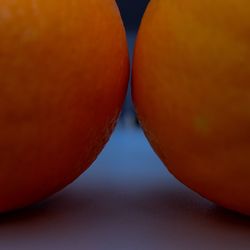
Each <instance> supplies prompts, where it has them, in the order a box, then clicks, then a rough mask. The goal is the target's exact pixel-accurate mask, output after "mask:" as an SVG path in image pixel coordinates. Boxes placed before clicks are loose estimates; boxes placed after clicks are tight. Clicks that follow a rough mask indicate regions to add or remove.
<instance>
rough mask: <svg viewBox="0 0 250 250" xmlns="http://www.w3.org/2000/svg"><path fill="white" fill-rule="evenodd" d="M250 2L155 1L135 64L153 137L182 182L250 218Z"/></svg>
mask: <svg viewBox="0 0 250 250" xmlns="http://www.w3.org/2000/svg"><path fill="white" fill-rule="evenodd" d="M249 16H250V2H249V1H247V0H240V1H239V0H237V1H236V0H229V1H224V0H218V1H216V2H214V1H209V0H204V1H199V0H192V1H186V0H185V1H180V0H177V1H170V0H158V1H156V0H155V1H154V0H153V1H152V2H151V3H150V4H149V7H148V10H147V12H146V14H145V16H144V19H143V21H142V25H141V28H140V31H139V35H138V39H137V43H136V48H135V56H134V66H133V100H134V103H135V106H136V109H137V113H138V116H139V119H140V122H141V124H142V126H143V128H144V131H145V134H146V136H147V137H148V139H149V141H150V142H151V144H152V145H153V148H154V149H155V151H156V152H157V153H158V155H159V156H160V158H161V159H162V161H163V162H164V163H165V164H166V165H167V167H168V169H169V170H170V172H171V173H173V174H174V175H175V176H176V177H177V178H178V179H179V180H180V181H181V182H183V183H184V184H186V185H187V186H188V187H190V188H191V189H193V190H194V191H196V192H198V193H199V194H201V195H202V196H204V197H206V198H207V199H209V200H211V201H214V202H216V203H217V204H219V205H221V206H224V207H226V208H229V209H232V210H235V211H238V212H241V213H244V214H247V215H250V195H249V194H250V63H249V58H250V22H249Z"/></svg>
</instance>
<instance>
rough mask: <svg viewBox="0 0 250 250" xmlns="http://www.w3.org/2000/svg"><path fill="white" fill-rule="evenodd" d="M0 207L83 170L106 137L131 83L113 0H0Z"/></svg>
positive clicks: (37, 196) (22, 201) (33, 196)
mask: <svg viewBox="0 0 250 250" xmlns="http://www.w3.org/2000/svg"><path fill="white" fill-rule="evenodd" d="M0 34H1V39H0V138H1V140H0V211H1V212H4V211H9V210H12V209H16V208H20V207H23V206H27V205H29V204H32V203H34V202H36V201H39V200H41V199H43V198H45V197H47V196H49V195H50V194H52V193H54V192H56V191H58V190H60V189H62V188H63V187H64V186H65V185H67V184H68V183H70V182H72V181H73V180H74V179H75V178H76V177H77V176H79V175H80V174H81V173H82V172H83V171H84V170H85V169H86V168H87V167H88V166H89V165H90V164H91V163H92V162H93V160H94V159H95V158H96V157H97V155H98V153H99V152H100V151H101V149H102V148H103V146H104V144H105V143H106V142H107V140H108V138H109V136H110V134H111V132H112V130H113V128H114V125H115V123H116V120H117V117H118V114H119V112H120V109H121V106H122V103H123V100H124V97H125V92H126V88H127V80H128V72H129V63H128V51H127V45H126V38H125V32H124V28H123V25H122V21H121V18H120V14H119V12H118V9H117V6H116V3H115V1H113V0H105V1H103V0H70V1H69V0H60V1H56V0H36V1H33V0H18V1H10V0H0Z"/></svg>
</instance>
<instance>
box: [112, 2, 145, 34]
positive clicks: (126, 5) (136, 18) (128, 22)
mask: <svg viewBox="0 0 250 250" xmlns="http://www.w3.org/2000/svg"><path fill="white" fill-rule="evenodd" d="M116 2H117V4H118V6H119V8H120V11H121V15H122V18H123V21H124V24H125V27H126V29H127V31H135V30H137V29H138V27H139V24H140V20H141V17H142V15H143V13H144V10H145V8H146V6H147V4H148V2H149V0H117V1H116Z"/></svg>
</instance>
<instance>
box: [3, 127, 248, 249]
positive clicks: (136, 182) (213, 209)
mask: <svg viewBox="0 0 250 250" xmlns="http://www.w3.org/2000/svg"><path fill="white" fill-rule="evenodd" d="M0 249H1V250H2V249H3V250H8V249H25V250H29V249H32V250H36V249H61V250H63V249H73V250H74V249H76V250H77V249H85V250H106V249H107V250H123V249H129V250H133V249H135V250H147V249H150V250H151V249H152V250H161V249H164V250H165V249H171V250H174V249H220V250H221V249H227V250H230V249H233V250H236V249H237V250H238V249H250V220H249V218H248V217H244V216H241V215H239V214H235V213H232V212H229V211H227V210H225V209H222V208H220V207H218V206H216V205H214V204H212V203H210V202H209V201H206V200H205V199H203V198H201V197H200V196H198V195H197V194H195V193H194V192H192V191H191V190H189V189H188V188H186V187H185V186H184V185H182V184H181V183H179V182H178V181H177V180H176V179H175V178H174V177H172V176H171V175H170V174H169V173H168V171H167V170H166V168H165V167H164V166H163V164H162V163H161V162H160V160H159V159H158V157H157V156H156V155H155V154H154V152H153V151H152V149H151V147H150V146H149V144H148V143H147V141H146V139H145V137H144V135H143V133H142V132H141V131H140V130H139V129H124V128H121V127H120V128H118V129H117V130H116V131H115V133H114V134H113V136H112V138H111V140H110V141H109V143H108V144H107V145H106V147H105V149H104V150H103V152H102V153H101V155H100V156H99V157H98V159H97V160H96V161H95V163H94V164H93V165H92V166H91V167H90V168H89V169H88V170H87V171H86V172H85V173H84V174H83V175H82V176H81V177H80V178H78V179H77V180H76V181H75V182H74V183H72V184H71V185H69V186H68V187H67V188H65V189H64V190H63V191H61V192H59V193H57V194H55V195H54V196H52V197H51V198H49V199H48V200H46V201H44V202H42V203H40V204H38V205H36V206H34V207H32V208H29V209H25V210H22V211H19V212H15V213H12V214H9V215H5V216H1V217H0Z"/></svg>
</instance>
